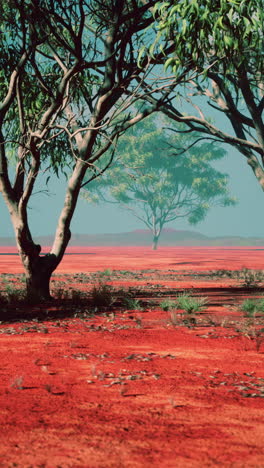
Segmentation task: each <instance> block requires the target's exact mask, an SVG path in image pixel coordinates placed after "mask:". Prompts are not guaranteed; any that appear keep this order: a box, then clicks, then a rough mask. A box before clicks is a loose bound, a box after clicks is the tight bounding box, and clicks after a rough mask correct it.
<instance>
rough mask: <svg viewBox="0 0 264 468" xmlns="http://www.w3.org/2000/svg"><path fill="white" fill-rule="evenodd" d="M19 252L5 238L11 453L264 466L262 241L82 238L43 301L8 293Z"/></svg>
mask: <svg viewBox="0 0 264 468" xmlns="http://www.w3.org/2000/svg"><path fill="white" fill-rule="evenodd" d="M15 252H16V251H15V249H13V248H11V247H6V248H5V247H1V248H0V289H1V295H2V297H4V298H5V297H6V299H5V300H4V299H3V301H2V303H1V304H0V307H1V317H0V320H1V322H0V341H1V347H0V353H1V356H0V375H1V379H0V433H1V437H0V466H1V467H23V468H24V467H26V468H29V467H34V468H35V467H39V468H59V467H61V468H66V467H67V468H68V467H74V468H84V467H100V468H108V467H109V468H110V467H112V468H123V467H124V468H141V467H142V468H143V467H144V468H148V467H151V468H153V467H158V468H167V467H175V468H178V467H184V468H185V467H186V468H189V467H194V468H196V467H197V468H198V467H199V468H203V467H218V466H221V467H236V468H242V467H245V468H249V467H252V468H253V467H254V468H261V467H264V443H263V441H264V416H263V415H264V413H263V409H264V306H263V304H262V303H261V301H262V299H264V296H263V293H264V273H263V271H264V248H262V247H248V248H247V247H232V248H231V247H230V248H225V247H221V248H218V247H209V248H206V247H201V248H199V247H184V248H181V247H161V248H159V250H157V251H156V252H153V251H152V250H151V249H150V248H147V247H144V248H143V247H142V248H141V247H122V248H121V247H120V248H115V247H111V248H110V247H90V248H89V247H86V248H84V247H72V248H70V249H69V250H68V254H67V255H66V256H65V258H64V260H63V261H62V263H61V265H60V266H59V268H58V270H57V271H56V272H55V274H54V278H53V283H52V291H53V295H54V297H55V299H54V301H51V302H50V303H47V304H45V303H41V304H34V305H30V304H26V303H24V302H23V300H21V301H20V300H17V302H16V301H15V300H14V299H13V301H11V299H10V297H11V298H12V297H13V298H14V297H16V294H17V296H18V295H19V294H20V293H19V290H20V288H23V277H22V273H23V269H22V267H21V264H20V260H19V258H18V256H17V255H15ZM21 294H22V293H21ZM100 294H101V295H100ZM186 294H187V299H188V298H189V301H190V298H194V299H196V301H198V302H199V301H200V305H201V307H200V308H199V307H198V310H196V311H194V310H189V311H188V310H186V309H183V308H180V307H179V304H178V305H177V301H178V300H179V298H180V297H182V296H184V295H185V296H186ZM248 299H250V300H251V302H252V301H253V300H255V301H256V304H257V303H258V304H262V306H263V308H262V309H261V308H259V309H258V308H257V307H255V309H254V310H251V311H250V310H249V309H248V310H245V307H244V309H243V304H244V303H245V301H246V300H248ZM104 300H105V303H104ZM100 301H101V302H100ZM257 301H258V302H257ZM187 302H188V301H187Z"/></svg>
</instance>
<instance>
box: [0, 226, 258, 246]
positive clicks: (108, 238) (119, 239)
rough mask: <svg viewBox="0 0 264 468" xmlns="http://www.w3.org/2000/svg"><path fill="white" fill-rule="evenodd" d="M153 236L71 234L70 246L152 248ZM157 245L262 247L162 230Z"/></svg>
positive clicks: (43, 240) (5, 240) (5, 242)
mask: <svg viewBox="0 0 264 468" xmlns="http://www.w3.org/2000/svg"><path fill="white" fill-rule="evenodd" d="M52 240H53V237H52V236H43V237H37V238H36V243H39V244H41V245H42V246H49V245H51V243H52ZM151 243H152V235H151V233H150V231H148V230H145V229H137V230H136V231H131V232H121V233H115V234H73V235H72V238H71V241H70V245H71V246H108V245H109V246H133V245H134V246H145V245H146V246H147V245H149V246H151ZM14 245H15V239H14V238H10V237H0V246H14ZM159 245H160V246H181V245H182V246H184V245H190V246H202V245H205V246H240V245H241V246H243V245H244V246H254V245H264V238H260V237H239V236H223V237H208V236H205V235H203V234H200V233H199V232H195V231H177V230H175V229H164V230H163V231H162V234H161V237H160V242H159Z"/></svg>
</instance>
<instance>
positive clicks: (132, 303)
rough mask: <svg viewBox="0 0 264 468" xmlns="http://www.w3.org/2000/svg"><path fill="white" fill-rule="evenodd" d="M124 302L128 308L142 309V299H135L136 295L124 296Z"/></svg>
mask: <svg viewBox="0 0 264 468" xmlns="http://www.w3.org/2000/svg"><path fill="white" fill-rule="evenodd" d="M122 304H123V305H124V307H126V308H127V309H128V310H141V305H140V301H139V300H138V299H135V298H134V297H129V296H128V297H123V298H122Z"/></svg>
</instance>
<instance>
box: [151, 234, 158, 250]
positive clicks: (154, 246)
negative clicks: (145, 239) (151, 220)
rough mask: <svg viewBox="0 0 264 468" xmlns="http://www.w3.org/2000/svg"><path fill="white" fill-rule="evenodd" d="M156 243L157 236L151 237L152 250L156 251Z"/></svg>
mask: <svg viewBox="0 0 264 468" xmlns="http://www.w3.org/2000/svg"><path fill="white" fill-rule="evenodd" d="M158 241H159V236H153V242H152V250H157V248H158Z"/></svg>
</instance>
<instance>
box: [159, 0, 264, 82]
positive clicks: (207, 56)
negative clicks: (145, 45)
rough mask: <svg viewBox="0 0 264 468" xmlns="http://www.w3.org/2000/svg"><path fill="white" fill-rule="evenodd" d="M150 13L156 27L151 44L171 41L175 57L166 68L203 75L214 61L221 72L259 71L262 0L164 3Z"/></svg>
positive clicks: (263, 23)
mask: <svg viewBox="0 0 264 468" xmlns="http://www.w3.org/2000/svg"><path fill="white" fill-rule="evenodd" d="M153 14H154V18H155V21H156V27H157V29H158V34H157V38H156V42H155V46H156V47H158V46H159V45H160V42H162V41H165V42H166V41H168V40H170V41H171V42H173V43H174V46H175V52H176V53H175V55H174V56H173V57H169V58H168V59H167V62H166V64H165V67H166V68H171V69H172V70H173V72H175V73H180V72H182V70H183V69H188V67H189V66H191V68H192V69H194V68H195V67H198V70H201V71H203V72H204V73H205V74H206V70H207V69H209V68H210V67H211V66H212V64H213V63H214V62H217V64H218V66H219V69H221V70H222V71H223V72H225V73H232V72H233V71H234V69H236V68H237V67H240V66H242V65H243V66H246V67H248V66H250V68H251V69H254V72H255V73H256V72H259V73H260V74H262V73H263V63H264V62H263V46H264V35H263V31H264V13H263V1H262V0H250V1H249V0H234V1H233V0H221V1H214V2H212V1H211V0H192V1H190V0H181V1H178V0H171V1H163V2H158V3H157V4H156V5H155V8H154V11H153ZM152 49H153V46H152ZM152 53H153V50H152Z"/></svg>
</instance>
